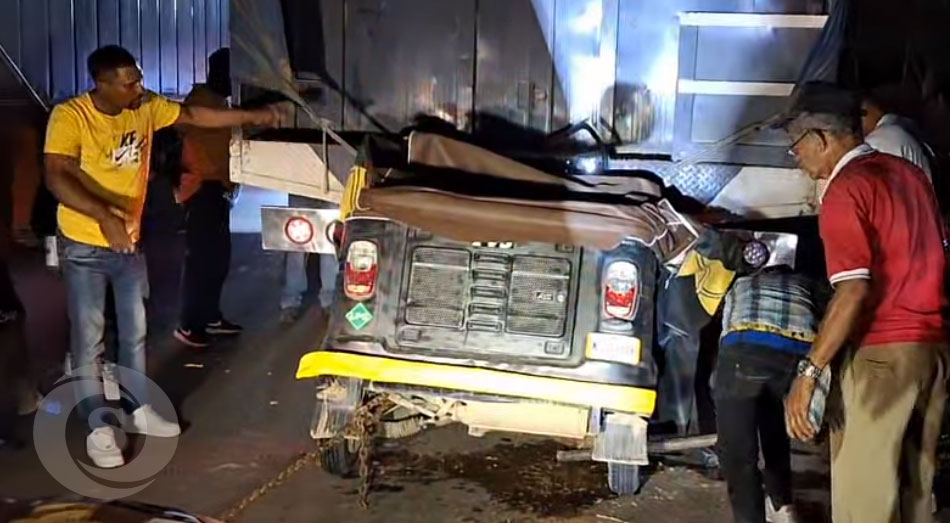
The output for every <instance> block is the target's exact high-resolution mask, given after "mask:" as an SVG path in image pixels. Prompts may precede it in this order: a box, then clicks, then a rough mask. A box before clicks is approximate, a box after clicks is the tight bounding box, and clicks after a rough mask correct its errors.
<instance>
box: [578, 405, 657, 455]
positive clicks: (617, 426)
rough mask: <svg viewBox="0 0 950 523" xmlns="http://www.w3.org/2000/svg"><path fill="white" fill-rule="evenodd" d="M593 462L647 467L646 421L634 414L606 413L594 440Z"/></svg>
mask: <svg viewBox="0 0 950 523" xmlns="http://www.w3.org/2000/svg"><path fill="white" fill-rule="evenodd" d="M591 457H592V458H593V460H594V461H606V462H608V463H619V464H625V465H647V464H649V458H648V457H647V420H645V419H643V418H642V417H640V416H637V415H635V414H623V413H617V412H611V413H606V415H605V416H604V420H603V428H602V430H601V432H600V433H599V434H598V435H597V437H596V438H595V439H594V450H593V452H592V455H591Z"/></svg>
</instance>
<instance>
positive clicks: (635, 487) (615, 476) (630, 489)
mask: <svg viewBox="0 0 950 523" xmlns="http://www.w3.org/2000/svg"><path fill="white" fill-rule="evenodd" d="M607 485H608V486H609V487H610V491H611V492H613V493H614V494H617V495H620V496H625V495H628V494H636V493H637V491H639V490H640V467H639V466H638V465H625V464H623V463H610V462H608V463H607Z"/></svg>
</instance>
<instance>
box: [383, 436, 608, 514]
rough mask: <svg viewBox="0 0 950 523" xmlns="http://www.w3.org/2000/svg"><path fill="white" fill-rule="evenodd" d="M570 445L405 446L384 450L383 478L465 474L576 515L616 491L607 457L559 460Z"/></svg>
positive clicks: (525, 500)
mask: <svg viewBox="0 0 950 523" xmlns="http://www.w3.org/2000/svg"><path fill="white" fill-rule="evenodd" d="M563 448H565V447H563V446H561V445H559V444H557V443H555V442H538V443H529V444H522V445H512V444H500V445H497V446H495V447H494V448H492V449H490V450H487V451H481V452H473V453H466V454H452V455H418V454H413V453H411V452H407V451H404V450H390V451H385V452H380V454H379V455H378V459H379V461H380V464H381V474H380V476H379V479H380V481H381V482H387V483H388V482H392V481H403V482H417V483H422V484H426V485H427V484H429V483H431V482H433V481H439V480H443V479H463V480H466V481H470V482H472V483H474V484H477V485H479V486H480V487H482V488H484V489H485V490H486V491H487V492H488V493H489V494H490V495H491V496H492V497H493V498H494V499H496V500H497V501H499V502H501V503H504V504H506V505H508V506H510V507H512V508H514V509H518V510H525V511H530V512H532V513H535V514H537V515H539V516H543V517H548V516H572V515H576V514H578V513H579V512H580V511H581V510H583V509H584V508H586V507H590V506H592V505H594V504H597V503H599V502H601V501H603V500H605V499H611V498H614V497H616V496H615V495H614V494H613V493H611V492H610V490H609V489H608V488H607V481H606V474H607V467H606V466H605V465H604V464H602V463H593V462H581V463H576V462H575V463H558V462H557V461H556V460H555V454H556V453H557V451H558V450H561V449H563Z"/></svg>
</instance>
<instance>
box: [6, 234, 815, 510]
mask: <svg viewBox="0 0 950 523" xmlns="http://www.w3.org/2000/svg"><path fill="white" fill-rule="evenodd" d="M258 244H259V238H257V237H256V236H252V235H240V236H236V238H235V249H234V253H235V255H234V261H233V269H232V276H231V279H230V280H229V283H228V286H227V288H226V292H225V294H226V296H225V300H224V303H225V312H226V314H227V315H228V316H229V317H230V318H232V319H234V320H235V321H239V322H241V323H243V324H244V325H245V326H246V327H247V332H246V333H245V334H244V335H242V336H241V337H240V338H238V339H235V340H232V341H229V342H227V343H222V344H220V345H217V346H215V347H212V348H210V349H207V350H202V351H195V350H190V349H185V348H184V347H181V346H180V345H178V344H177V343H176V342H174V340H173V339H172V338H171V336H170V334H171V331H172V329H173V328H174V326H175V325H174V323H175V321H174V320H175V317H176V311H177V283H176V282H177V278H178V273H177V267H178V266H180V262H179V261H178V260H180V254H181V245H180V239H179V238H177V237H169V238H164V239H162V240H161V241H160V242H159V243H158V244H157V245H153V246H152V247H151V249H150V251H149V256H150V262H149V263H150V270H151V280H152V290H153V294H152V303H151V304H150V314H151V316H150V329H151V330H150V338H149V339H150V344H149V351H150V356H149V357H150V374H151V376H152V377H153V379H155V380H156V381H157V383H158V384H159V385H160V386H161V387H162V388H163V389H164V390H165V392H166V393H167V394H168V395H169V397H170V398H171V399H172V402H173V403H174V404H175V405H176V407H177V412H178V414H179V416H180V417H181V419H182V421H183V426H184V429H185V430H184V433H183V434H182V436H181V437H180V439H179V441H178V446H177V450H176V453H175V455H174V458H173V459H172V461H171V463H170V464H169V465H168V466H167V467H166V468H164V469H163V470H162V471H161V472H160V473H159V474H158V475H157V476H155V478H154V482H153V483H152V484H151V485H150V486H149V487H148V488H146V489H145V490H144V491H142V492H140V493H139V494H137V495H136V496H135V499H139V500H143V501H147V502H151V503H156V504H163V505H173V506H177V507H181V508H184V509H187V510H190V511H193V512H196V513H201V514H206V515H211V516H221V515H223V514H226V513H229V512H230V513H231V516H232V517H230V518H229V519H230V520H232V521H241V522H261V523H275V522H293V523H296V522H314V521H328V522H329V521H348V522H354V523H360V522H392V523H398V522H410V521H411V522H420V521H433V522H442V521H459V522H462V521H464V522H500V521H570V522H588V521H589V522H611V521H612V522H617V521H628V522H634V521H664V522H666V521H669V522H683V523H692V522H696V523H699V522H703V523H708V522H716V521H730V520H731V518H730V512H729V509H728V505H727V500H726V491H725V486H724V483H722V482H720V481H715V480H712V479H708V478H707V477H705V476H704V475H703V474H701V473H700V472H699V471H697V470H695V469H693V468H690V467H689V466H688V462H685V461H675V460H670V461H667V462H664V463H660V464H657V465H656V466H655V467H654V468H653V470H652V471H651V475H650V477H649V478H648V481H647V483H646V486H645V487H644V488H643V491H642V492H641V493H640V494H639V495H637V496H627V497H616V496H613V495H611V494H610V493H609V491H608V490H607V487H606V481H605V468H604V467H603V466H602V465H599V464H591V463H568V464H557V463H555V461H554V453H555V452H556V450H557V449H558V448H560V447H559V446H558V444H557V443H555V442H553V441H550V440H547V439H543V438H526V437H515V436H510V435H501V434H489V435H487V436H485V437H484V438H472V437H469V436H468V435H467V434H466V432H465V431H464V429H462V428H458V427H446V428H441V429H437V430H433V431H430V432H426V433H423V434H421V435H418V436H416V437H414V438H411V439H408V440H400V441H393V442H387V443H384V444H383V445H381V448H380V449H379V450H378V452H377V454H376V465H375V467H376V470H377V478H376V480H375V481H374V484H373V485H374V487H373V490H372V491H371V493H370V499H369V501H370V506H369V508H368V509H363V508H360V507H359V504H358V494H357V492H358V488H359V480H358V479H346V480H344V479H338V478H335V477H332V476H330V475H328V474H326V473H324V472H323V471H321V470H320V469H319V467H318V466H317V465H315V464H314V463H312V462H307V463H305V464H303V466H301V467H300V468H299V470H297V471H296V472H295V473H293V474H289V475H288V474H287V470H288V467H289V466H291V465H292V464H293V463H294V462H295V461H297V460H298V459H299V458H300V456H302V455H304V454H306V453H307V452H309V451H311V450H313V443H312V442H311V441H310V439H309V436H308V426H309V422H310V416H311V413H312V410H313V386H312V384H311V383H308V382H297V381H295V380H294V378H293V374H294V370H295V368H296V363H297V360H298V359H299V357H300V356H301V355H302V354H304V353H305V352H307V351H308V350H310V349H312V348H314V347H316V346H318V344H319V343H320V340H321V339H322V337H323V325H324V321H323V318H322V317H321V315H320V314H319V313H318V312H316V311H315V310H311V311H309V312H308V314H307V315H306V316H305V317H303V318H301V320H300V321H298V322H297V323H295V324H294V325H292V326H290V327H284V326H281V325H280V324H279V323H278V320H277V302H278V294H279V281H280V275H279V270H280V261H281V258H280V255H279V254H275V253H264V252H261V251H260V249H259V248H258V247H257V245H258ZM34 261H35V260H32V259H28V260H25V261H23V262H21V264H20V266H19V269H18V275H19V276H18V281H19V282H20V283H21V287H29V289H26V288H21V290H24V291H27V292H24V293H23V294H24V295H25V296H27V302H28V303H27V305H28V306H29V307H30V310H31V311H34V310H35V311H41V312H39V313H37V314H35V315H34V316H33V317H31V320H30V321H31V329H32V333H31V339H32V340H33V342H34V343H35V344H38V345H37V347H38V348H36V349H35V352H36V354H37V360H38V361H41V362H45V364H48V365H49V364H52V362H56V361H57V358H59V357H60V356H61V351H62V340H64V339H65V338H64V335H63V333H64V330H63V329H65V325H64V319H63V317H62V310H61V307H60V305H58V304H57V302H56V300H57V299H60V298H59V296H61V294H62V291H61V288H60V284H59V283H58V282H57V281H56V280H55V279H54V278H52V277H51V276H50V275H49V274H45V273H43V272H42V271H40V270H38V269H35V268H34V267H33V265H31V263H32V262H34ZM74 425H76V424H74ZM31 427H32V425H31V420H30V419H29V418H26V419H23V420H21V426H20V427H19V429H20V433H21V435H22V437H23V440H24V441H23V444H22V446H21V447H19V448H9V447H7V448H5V449H2V450H0V497H14V498H33V497H39V496H51V495H61V494H65V493H67V491H66V490H65V489H64V488H63V487H62V486H61V485H59V484H58V483H57V482H56V481H55V480H54V479H53V478H52V477H50V475H49V474H48V473H47V472H46V470H45V469H44V468H43V467H42V465H41V464H40V463H39V460H38V458H37V455H36V452H35V450H34V448H33V445H32V444H31V441H30V432H31ZM69 438H70V440H71V446H72V448H73V449H74V451H75V454H74V457H78V458H80V459H84V456H83V455H82V454H83V453H82V452H81V449H82V441H83V440H82V438H83V432H82V429H81V427H76V426H74V427H73V429H72V430H71V431H70V435H69ZM795 466H796V469H797V470H798V471H799V472H798V474H797V476H796V487H797V492H796V496H797V497H798V501H799V503H800V505H801V508H802V509H803V510H804V511H805V512H806V514H807V515H808V519H806V521H809V522H812V521H824V520H826V516H825V514H826V511H827V484H828V482H827V474H826V472H825V468H824V465H823V463H822V460H821V459H820V458H819V457H818V455H817V454H815V452H814V450H809V449H802V450H799V451H797V453H796V456H795ZM282 473H283V474H282ZM284 476H286V478H284V481H282V482H281V483H280V484H277V485H272V486H271V487H270V488H266V486H267V485H268V483H269V482H272V481H273V480H275V478H283V477H284ZM262 486H264V487H265V489H264V490H265V491H264V492H262V495H260V496H259V497H257V498H256V499H255V500H254V501H253V502H251V503H249V504H247V506H245V507H243V509H242V510H240V511H235V510H234V509H235V507H237V506H238V505H239V504H240V503H241V501H242V500H243V499H245V498H247V497H248V496H250V495H251V494H252V493H254V492H255V491H257V490H258V489H260V488H261V487H262Z"/></svg>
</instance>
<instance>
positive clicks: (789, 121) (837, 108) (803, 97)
mask: <svg viewBox="0 0 950 523" xmlns="http://www.w3.org/2000/svg"><path fill="white" fill-rule="evenodd" d="M860 116H861V99H860V97H859V96H858V95H857V94H856V93H855V92H854V91H851V90H849V89H845V88H843V87H839V86H837V85H835V84H831V83H827V82H807V83H804V84H801V85H799V86H797V87H796V88H795V90H794V91H793V92H792V95H791V97H790V102H789V105H788V108H787V109H786V110H785V112H784V113H783V115H782V117H780V118H779V119H778V121H777V123H776V125H775V127H779V128H782V129H785V130H786V131H788V132H789V133H790V134H797V133H799V132H801V131H804V130H807V129H829V130H830V129H836V128H839V126H840V122H841V117H846V118H850V119H853V121H854V122H855V125H856V124H857V122H858V121H859V120H860Z"/></svg>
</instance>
